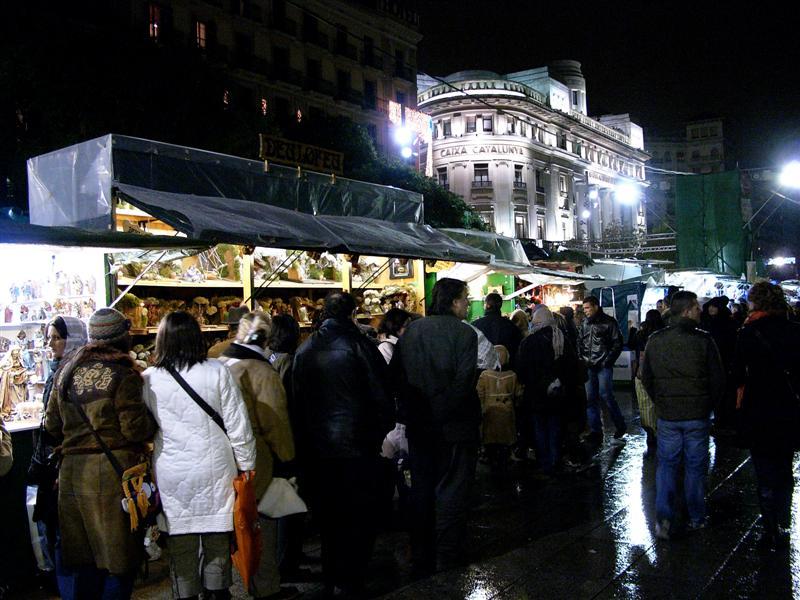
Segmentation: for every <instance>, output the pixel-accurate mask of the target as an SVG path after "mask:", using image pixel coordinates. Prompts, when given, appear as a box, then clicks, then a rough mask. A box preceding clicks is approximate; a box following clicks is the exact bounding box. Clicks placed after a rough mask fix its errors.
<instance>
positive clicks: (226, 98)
mask: <svg viewBox="0 0 800 600" xmlns="http://www.w3.org/2000/svg"><path fill="white" fill-rule="evenodd" d="M222 104H224V105H225V107H226V108H227V107H228V106H230V105H231V92H230V90H222Z"/></svg>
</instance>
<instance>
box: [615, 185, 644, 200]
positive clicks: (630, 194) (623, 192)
mask: <svg viewBox="0 0 800 600" xmlns="http://www.w3.org/2000/svg"><path fill="white" fill-rule="evenodd" d="M614 193H615V194H616V196H617V200H619V201H620V202H622V203H623V204H635V203H636V201H637V200H638V199H639V189H638V188H637V187H636V186H635V185H633V184H632V183H621V184H619V185H618V186H617V189H616V190H615V191H614Z"/></svg>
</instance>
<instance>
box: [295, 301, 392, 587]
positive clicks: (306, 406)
mask: <svg viewBox="0 0 800 600" xmlns="http://www.w3.org/2000/svg"><path fill="white" fill-rule="evenodd" d="M355 310H356V303H355V300H354V299H353V297H352V296H351V295H350V294H348V293H346V292H332V293H331V294H329V295H328V297H327V298H326V299H325V309H324V320H323V322H322V325H321V327H320V328H319V330H318V331H316V332H315V333H313V334H312V335H311V337H310V338H309V339H308V340H307V341H306V342H305V343H304V344H303V345H302V346H301V347H300V348H299V349H298V351H297V354H296V355H295V359H294V366H293V371H292V385H293V388H294V403H295V404H296V412H297V416H298V423H297V434H298V440H297V445H298V454H299V457H300V459H301V460H303V461H305V463H306V466H307V468H308V471H309V478H310V479H311V487H312V494H311V495H312V507H313V510H314V514H315V515H316V516H317V517H318V519H319V526H320V535H321V538H322V575H323V579H324V581H325V587H326V593H327V594H328V595H329V596H333V595H338V596H342V595H343V596H346V597H351V598H352V597H362V596H363V594H364V578H365V574H366V570H367V564H368V562H369V559H370V556H371V554H372V546H373V543H374V540H375V533H376V527H377V509H378V502H379V498H378V491H379V488H378V484H379V481H380V452H381V444H382V442H383V439H384V437H385V436H386V434H387V433H388V432H389V431H391V430H392V428H393V427H394V424H395V415H394V406H393V404H392V401H391V397H390V396H389V394H388V391H387V389H386V375H387V374H386V362H385V361H384V360H383V357H382V356H381V354H380V352H379V351H378V348H377V347H376V346H375V344H374V343H372V342H371V341H370V340H369V339H368V338H367V337H366V336H365V335H364V334H362V333H361V331H360V330H359V329H358V327H356V324H355V322H354V321H353V316H354V314H355Z"/></svg>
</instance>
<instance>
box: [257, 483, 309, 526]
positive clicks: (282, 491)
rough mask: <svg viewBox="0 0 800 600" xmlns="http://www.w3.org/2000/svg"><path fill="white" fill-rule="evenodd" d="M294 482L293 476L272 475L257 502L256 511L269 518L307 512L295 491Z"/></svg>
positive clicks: (304, 504)
mask: <svg viewBox="0 0 800 600" xmlns="http://www.w3.org/2000/svg"><path fill="white" fill-rule="evenodd" d="M294 483H295V478H294V477H292V478H291V479H284V478H283V477H273V478H272V481H271V482H270V483H269V487H268V488H267V491H266V492H264V495H263V496H262V498H261V500H260V501H259V503H258V512H259V513H261V514H262V515H264V516H266V517H269V518H271V519H280V518H281V517H286V516H288V515H296V514H298V513H304V512H308V507H307V506H306V503H305V502H303V499H302V498H301V497H300V494H298V493H297V489H295V485H294Z"/></svg>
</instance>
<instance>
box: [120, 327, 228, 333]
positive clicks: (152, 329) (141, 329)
mask: <svg viewBox="0 0 800 600" xmlns="http://www.w3.org/2000/svg"><path fill="white" fill-rule="evenodd" d="M200 329H201V330H203V331H205V332H221V331H228V326H227V325H202V326H201V327H200ZM130 332H131V335H152V334H154V333H158V327H133V328H131V330H130Z"/></svg>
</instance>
